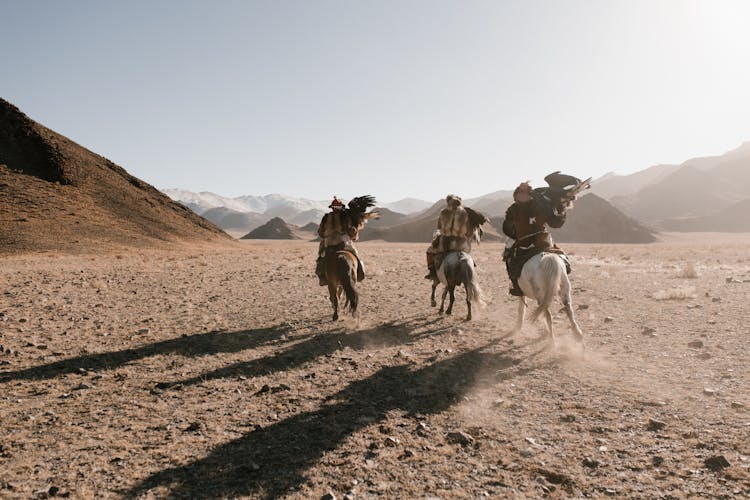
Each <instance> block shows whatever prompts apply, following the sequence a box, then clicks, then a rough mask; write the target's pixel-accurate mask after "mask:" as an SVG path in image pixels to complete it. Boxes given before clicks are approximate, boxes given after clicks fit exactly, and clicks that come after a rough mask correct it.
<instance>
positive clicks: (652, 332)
mask: <svg viewBox="0 0 750 500" xmlns="http://www.w3.org/2000/svg"><path fill="white" fill-rule="evenodd" d="M641 335H646V336H647V337H656V328H652V327H650V326H644V327H643V330H641Z"/></svg>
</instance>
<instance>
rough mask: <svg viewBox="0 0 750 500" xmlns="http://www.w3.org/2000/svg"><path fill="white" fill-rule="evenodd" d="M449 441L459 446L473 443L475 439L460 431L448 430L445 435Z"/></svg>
mask: <svg viewBox="0 0 750 500" xmlns="http://www.w3.org/2000/svg"><path fill="white" fill-rule="evenodd" d="M446 439H447V440H448V442H449V443H452V444H460V445H461V446H469V445H472V444H474V441H475V439H474V438H473V437H472V436H471V435H470V434H467V433H465V432H462V431H456V432H449V433H448V435H447V436H446Z"/></svg>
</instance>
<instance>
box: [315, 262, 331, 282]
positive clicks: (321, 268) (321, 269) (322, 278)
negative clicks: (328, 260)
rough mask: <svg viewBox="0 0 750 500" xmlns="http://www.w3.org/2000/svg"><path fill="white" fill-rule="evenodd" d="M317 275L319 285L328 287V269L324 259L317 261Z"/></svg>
mask: <svg viewBox="0 0 750 500" xmlns="http://www.w3.org/2000/svg"><path fill="white" fill-rule="evenodd" d="M315 274H317V275H318V284H319V285H320V286H326V285H327V284H328V282H327V281H326V268H325V260H324V259H323V257H318V260H317V261H315Z"/></svg>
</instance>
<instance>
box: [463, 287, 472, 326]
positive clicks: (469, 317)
mask: <svg viewBox="0 0 750 500" xmlns="http://www.w3.org/2000/svg"><path fill="white" fill-rule="evenodd" d="M464 286H465V285H464ZM466 309H467V310H468V311H469V312H468V314H467V315H466V321H471V300H469V292H468V290H467V291H466Z"/></svg>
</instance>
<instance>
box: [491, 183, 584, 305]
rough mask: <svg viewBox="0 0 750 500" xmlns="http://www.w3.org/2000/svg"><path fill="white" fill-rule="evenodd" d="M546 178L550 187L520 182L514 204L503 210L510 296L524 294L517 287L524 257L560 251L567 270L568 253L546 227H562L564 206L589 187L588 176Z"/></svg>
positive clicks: (569, 204)
mask: <svg viewBox="0 0 750 500" xmlns="http://www.w3.org/2000/svg"><path fill="white" fill-rule="evenodd" d="M545 180H546V181H547V183H548V184H549V187H545V188H537V189H532V188H531V185H530V184H529V183H528V182H522V183H521V184H519V186H518V187H517V188H516V189H515V190H514V191H513V204H512V205H511V206H509V207H508V209H507V211H506V212H505V220H504V221H503V233H505V235H506V236H507V237H508V238H511V240H512V241H511V242H509V243H512V244H509V245H508V246H507V247H506V249H505V252H504V254H503V260H504V261H505V267H506V269H507V271H508V276H509V277H510V281H511V284H512V286H511V288H510V290H509V293H510V294H511V295H515V296H519V297H520V296H523V291H521V288H520V287H519V286H518V278H519V277H520V276H521V270H522V269H523V265H524V264H525V263H526V261H527V260H529V259H530V258H531V257H533V256H534V255H536V254H538V253H540V252H543V251H546V252H554V253H557V254H559V255H560V256H561V257H562V259H563V261H565V267H566V270H567V272H568V273H570V263H569V262H568V258H567V256H566V255H565V254H564V253H563V251H562V250H561V249H560V248H559V247H558V246H557V245H556V244H555V243H554V242H553V241H552V236H551V235H550V233H549V231H548V230H547V227H546V226H547V225H548V226H549V227H552V228H559V227H562V225H563V224H564V223H565V219H566V215H567V209H568V208H569V207H571V206H572V201H573V200H574V199H575V196H576V194H577V193H578V192H579V191H580V190H583V189H587V188H588V182H589V180H590V179H587V180H586V181H584V182H581V181H580V180H579V179H577V178H575V177H572V176H568V175H564V174H560V173H559V172H554V173H552V174H550V175H548V176H547V177H545ZM571 186H572V187H571Z"/></svg>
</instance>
